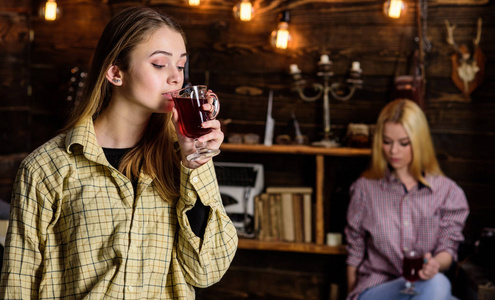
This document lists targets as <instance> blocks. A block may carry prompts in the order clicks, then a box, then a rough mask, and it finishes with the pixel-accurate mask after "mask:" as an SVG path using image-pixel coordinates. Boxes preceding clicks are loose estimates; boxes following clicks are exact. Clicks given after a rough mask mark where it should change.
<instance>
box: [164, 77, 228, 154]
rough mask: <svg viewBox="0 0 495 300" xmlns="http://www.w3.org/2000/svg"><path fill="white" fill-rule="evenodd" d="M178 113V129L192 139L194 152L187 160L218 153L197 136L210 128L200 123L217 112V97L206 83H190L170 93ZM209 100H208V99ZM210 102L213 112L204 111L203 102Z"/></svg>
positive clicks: (210, 118)
mask: <svg viewBox="0 0 495 300" xmlns="http://www.w3.org/2000/svg"><path fill="white" fill-rule="evenodd" d="M170 94H171V96H172V99H173V100H174V104H175V107H176V109H177V112H178V113H179V129H180V131H181V133H182V134H183V135H185V136H187V137H189V138H192V139H194V146H195V147H196V152H194V153H191V154H189V155H188V156H187V160H189V161H195V160H198V159H203V158H208V157H212V156H215V155H217V154H219V153H220V150H219V149H209V148H208V143H207V142H204V143H201V142H199V141H198V138H199V137H200V136H202V135H205V134H207V133H209V132H211V130H212V129H211V128H203V127H201V123H203V122H206V121H209V120H213V119H215V118H216V116H217V114H218V110H219V109H218V108H219V104H218V97H217V95H216V94H214V93H212V92H211V91H208V88H207V87H206V85H192V86H188V87H185V88H183V89H180V90H177V91H174V92H171V93H170ZM208 100H210V101H208ZM206 103H210V104H211V105H212V106H213V112H209V111H205V110H204V109H203V104H206Z"/></svg>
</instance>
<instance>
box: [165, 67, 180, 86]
mask: <svg viewBox="0 0 495 300" xmlns="http://www.w3.org/2000/svg"><path fill="white" fill-rule="evenodd" d="M181 76H182V73H181V72H179V70H177V69H176V68H171V71H170V73H169V74H168V78H167V83H168V84H169V85H174V84H177V83H179V81H180V78H181Z"/></svg>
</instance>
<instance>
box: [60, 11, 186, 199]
mask: <svg viewBox="0 0 495 300" xmlns="http://www.w3.org/2000/svg"><path fill="white" fill-rule="evenodd" d="M163 26H168V27H169V28H170V29H173V30H175V31H176V32H179V33H180V34H181V35H182V37H183V39H184V42H185V36H184V33H183V31H182V30H181V28H180V26H179V25H178V23H177V22H176V21H175V20H174V19H173V18H172V17H170V16H168V15H166V14H163V13H161V12H158V11H156V10H154V9H151V8H147V7H142V6H139V7H130V8H127V9H124V10H122V11H121V12H119V13H118V14H116V15H115V16H114V17H113V18H112V19H111V20H110V22H109V23H108V25H107V26H106V27H105V29H104V31H103V33H102V35H101V37H100V40H99V42H98V45H97V46H96V49H95V52H94V55H93V60H92V65H91V68H90V71H89V73H88V77H87V79H86V84H85V87H84V90H83V93H82V97H81V102H80V103H79V105H78V106H76V107H75V109H74V111H73V112H72V115H71V117H70V119H69V121H68V122H67V124H66V125H65V127H64V128H63V129H62V131H67V130H69V129H71V128H74V127H75V126H77V125H78V124H79V123H80V122H81V121H82V120H84V119H86V118H88V117H92V118H93V120H95V119H96V118H97V117H98V115H99V114H100V113H101V112H102V111H103V110H104V109H105V108H106V107H107V106H108V103H109V101H110V98H111V95H112V89H111V85H110V84H109V82H108V80H107V79H106V77H105V75H106V71H107V70H108V69H109V68H110V67H111V66H113V65H117V66H118V67H119V68H120V69H121V70H123V71H126V70H128V68H129V64H130V55H131V52H132V50H134V48H136V46H137V45H139V44H140V43H142V42H143V41H144V40H146V39H147V38H148V37H149V36H150V35H151V34H152V33H153V32H155V31H156V30H158V29H159V28H161V27H163ZM171 119H172V113H167V114H153V115H152V116H151V118H150V121H149V123H148V126H147V129H146V131H145V133H144V135H143V137H142V138H141V140H140V141H139V142H138V144H137V145H136V147H134V148H133V149H132V150H131V151H130V152H129V153H127V154H126V155H125V157H124V158H123V159H122V161H121V163H120V166H119V169H120V171H121V172H123V174H125V175H126V176H127V177H128V178H134V179H137V178H138V176H139V172H140V170H142V171H143V172H144V173H146V174H148V175H150V176H151V177H152V178H153V179H154V180H155V184H156V186H157V188H158V192H159V194H160V196H162V197H163V199H165V200H167V201H169V202H171V203H173V202H175V201H176V199H177V197H178V195H179V168H180V154H179V153H178V150H177V149H175V142H176V141H177V135H176V133H175V129H174V126H173V124H172V121H171Z"/></svg>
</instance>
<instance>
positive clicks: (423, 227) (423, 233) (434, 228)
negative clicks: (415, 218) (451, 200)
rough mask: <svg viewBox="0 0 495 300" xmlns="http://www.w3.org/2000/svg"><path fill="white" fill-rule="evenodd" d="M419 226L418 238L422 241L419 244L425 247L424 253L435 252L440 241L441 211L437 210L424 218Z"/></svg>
mask: <svg viewBox="0 0 495 300" xmlns="http://www.w3.org/2000/svg"><path fill="white" fill-rule="evenodd" d="M418 224H419V226H418V230H419V232H418V233H417V236H419V237H421V239H422V241H421V242H420V243H419V244H420V245H423V247H424V249H422V250H423V251H424V252H432V251H434V250H435V249H436V247H437V246H438V243H439V240H440V237H439V232H440V211H439V210H435V211H434V212H433V213H430V214H428V215H424V216H422V217H421V218H420V221H419V222H418Z"/></svg>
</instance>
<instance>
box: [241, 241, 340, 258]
mask: <svg viewBox="0 0 495 300" xmlns="http://www.w3.org/2000/svg"><path fill="white" fill-rule="evenodd" d="M238 248H239V249H248V250H264V251H284V252H303V253H315V254H334V255H335V254H338V255H340V254H341V255H344V254H347V251H346V249H345V246H344V245H341V246H337V247H331V246H327V245H317V244H309V243H287V242H268V241H260V240H255V239H245V238H240V239H239V245H238Z"/></svg>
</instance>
